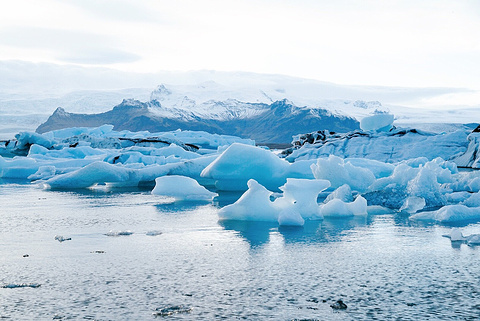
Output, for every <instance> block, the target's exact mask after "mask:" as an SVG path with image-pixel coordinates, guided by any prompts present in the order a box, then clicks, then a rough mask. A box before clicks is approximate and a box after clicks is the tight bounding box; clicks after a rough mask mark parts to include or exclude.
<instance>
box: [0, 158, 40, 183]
mask: <svg viewBox="0 0 480 321" xmlns="http://www.w3.org/2000/svg"><path fill="white" fill-rule="evenodd" d="M39 167H40V164H39V163H38V162H37V161H36V160H35V159H32V158H27V157H19V156H16V157H14V158H13V159H6V158H3V157H2V156H0V177H1V178H27V177H28V176H30V175H32V174H34V173H35V172H36V171H37V170H38V168H39Z"/></svg>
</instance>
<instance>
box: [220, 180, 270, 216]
mask: <svg viewBox="0 0 480 321" xmlns="http://www.w3.org/2000/svg"><path fill="white" fill-rule="evenodd" d="M247 185H248V190H247V191H246V192H245V193H244V194H243V195H242V196H241V197H240V198H239V199H238V200H237V201H236V202H235V203H233V204H230V205H227V206H225V207H223V208H222V209H220V210H219V211H218V216H219V218H220V220H242V221H267V222H277V221H278V214H279V213H278V212H279V211H278V209H277V208H276V207H275V206H274V204H273V202H272V201H271V200H270V196H271V195H272V192H270V191H269V190H267V189H266V188H265V187H263V186H262V185H260V184H259V183H258V182H257V181H255V180H254V179H250V180H249V181H248V183H247Z"/></svg>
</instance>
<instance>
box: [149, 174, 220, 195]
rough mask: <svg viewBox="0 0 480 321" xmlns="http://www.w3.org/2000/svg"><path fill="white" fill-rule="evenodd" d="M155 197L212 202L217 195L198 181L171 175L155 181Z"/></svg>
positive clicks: (153, 192)
mask: <svg viewBox="0 0 480 321" xmlns="http://www.w3.org/2000/svg"><path fill="white" fill-rule="evenodd" d="M152 194H153V195H161V196H168V197H173V198H175V200H177V201H211V200H212V199H213V198H214V197H215V196H218V194H217V193H213V192H210V191H209V190H207V189H206V188H205V187H203V186H201V185H200V184H198V182H197V181H196V180H194V179H193V178H190V177H186V176H178V175H169V176H161V177H158V178H156V179H155V187H154V189H153V191H152Z"/></svg>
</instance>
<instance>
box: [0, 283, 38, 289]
mask: <svg viewBox="0 0 480 321" xmlns="http://www.w3.org/2000/svg"><path fill="white" fill-rule="evenodd" d="M40 285H41V284H39V283H9V284H5V285H2V288H4V289H16V288H38V287H40Z"/></svg>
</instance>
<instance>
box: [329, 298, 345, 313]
mask: <svg viewBox="0 0 480 321" xmlns="http://www.w3.org/2000/svg"><path fill="white" fill-rule="evenodd" d="M330 307H331V308H332V309H334V310H345V309H346V308H347V305H346V304H345V303H343V301H342V300H341V299H340V300H337V302H335V303H334V304H331V305H330Z"/></svg>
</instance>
